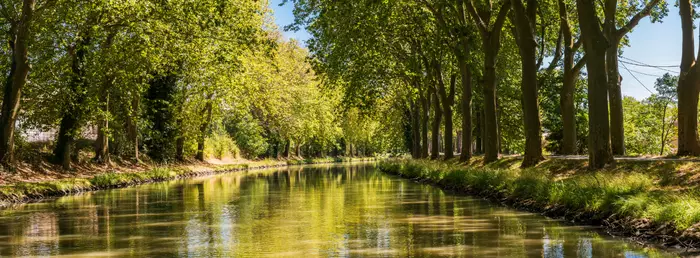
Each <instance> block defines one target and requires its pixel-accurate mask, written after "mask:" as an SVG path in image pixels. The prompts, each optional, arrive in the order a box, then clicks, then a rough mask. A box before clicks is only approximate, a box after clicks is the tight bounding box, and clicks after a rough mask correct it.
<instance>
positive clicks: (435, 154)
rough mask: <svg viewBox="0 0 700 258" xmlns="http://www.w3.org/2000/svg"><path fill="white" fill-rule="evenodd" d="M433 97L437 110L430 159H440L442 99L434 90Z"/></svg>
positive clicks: (434, 106)
mask: <svg viewBox="0 0 700 258" xmlns="http://www.w3.org/2000/svg"><path fill="white" fill-rule="evenodd" d="M431 95H432V98H433V101H432V102H433V109H434V111H435V116H434V117H433V130H432V131H433V132H432V135H433V137H432V145H431V147H432V148H431V150H430V159H438V158H439V157H440V122H441V121H440V120H441V118H442V110H441V109H440V101H439V100H438V96H437V93H436V92H435V90H432V94H431Z"/></svg>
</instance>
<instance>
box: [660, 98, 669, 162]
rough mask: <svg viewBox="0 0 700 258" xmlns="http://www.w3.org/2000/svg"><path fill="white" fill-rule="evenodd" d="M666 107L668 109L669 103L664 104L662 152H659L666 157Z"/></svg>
mask: <svg viewBox="0 0 700 258" xmlns="http://www.w3.org/2000/svg"><path fill="white" fill-rule="evenodd" d="M666 107H668V103H664V112H663V114H662V115H661V151H659V156H662V155H664V145H665V144H666Z"/></svg>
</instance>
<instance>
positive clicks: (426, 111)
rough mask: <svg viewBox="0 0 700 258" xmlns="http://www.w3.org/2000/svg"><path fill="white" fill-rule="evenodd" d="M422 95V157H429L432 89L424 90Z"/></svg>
mask: <svg viewBox="0 0 700 258" xmlns="http://www.w3.org/2000/svg"><path fill="white" fill-rule="evenodd" d="M422 94H423V95H422V96H421V104H422V106H423V109H422V110H421V111H422V112H423V119H422V120H421V141H422V142H423V144H422V145H421V152H420V158H423V159H427V158H428V155H429V148H428V147H429V146H428V145H429V144H428V141H429V140H428V122H429V121H430V91H428V90H424V92H423V93H422Z"/></svg>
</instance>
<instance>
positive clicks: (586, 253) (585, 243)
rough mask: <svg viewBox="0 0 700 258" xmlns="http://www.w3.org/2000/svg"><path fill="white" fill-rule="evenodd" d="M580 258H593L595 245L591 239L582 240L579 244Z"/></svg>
mask: <svg viewBox="0 0 700 258" xmlns="http://www.w3.org/2000/svg"><path fill="white" fill-rule="evenodd" d="M578 256H579V257H593V243H592V242H591V239H588V238H582V239H580V240H579V242H578Z"/></svg>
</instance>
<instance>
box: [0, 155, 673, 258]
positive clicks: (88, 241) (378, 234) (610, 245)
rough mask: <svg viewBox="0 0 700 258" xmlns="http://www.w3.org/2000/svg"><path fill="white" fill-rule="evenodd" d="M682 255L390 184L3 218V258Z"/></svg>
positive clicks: (96, 205) (389, 180)
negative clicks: (22, 257) (39, 257)
mask: <svg viewBox="0 0 700 258" xmlns="http://www.w3.org/2000/svg"><path fill="white" fill-rule="evenodd" d="M6 256H10V257H14V256H70V257H74V256H85V257H98V256H118V257H123V256H133V257H173V256H180V257H182V256H188V257H212V256H214V257H221V256H223V257H265V256H268V257H307V258H308V257H408V256H413V257H673V256H675V254H673V253H669V252H665V251H662V250H658V249H654V248H644V247H642V246H639V245H637V244H634V243H631V242H627V241H625V240H623V239H619V238H612V237H609V236H607V235H606V234H604V233H602V232H601V231H599V230H597V229H595V228H591V227H584V226H572V225H570V224H567V223H564V222H561V221H557V220H552V219H548V218H545V217H542V216H539V215H537V214H532V213H527V212H520V211H515V210H512V209H508V208H505V207H502V206H500V205H497V204H493V203H490V202H488V201H483V200H479V199H475V198H472V197H468V196H462V195H455V194H452V193H448V192H445V191H442V190H440V189H438V188H436V187H433V186H430V185H422V184H418V183H415V182H412V181H409V180H405V179H401V178H397V177H394V176H390V175H386V174H383V173H381V172H379V171H378V170H377V169H375V167H374V165H373V164H356V165H324V166H302V167H290V168H284V169H274V170H265V171H251V172H235V173H229V174H222V175H216V176H210V177H202V178H194V179H185V180H176V181H170V182H164V183H156V184H147V185H142V186H138V187H132V188H124V189H114V190H104V191H96V192H90V193H85V194H81V195H76V196H68V197H62V198H58V199H54V200H49V201H45V202H41V203H32V204H26V205H21V206H18V207H14V208H11V209H5V210H0V257H6Z"/></svg>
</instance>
